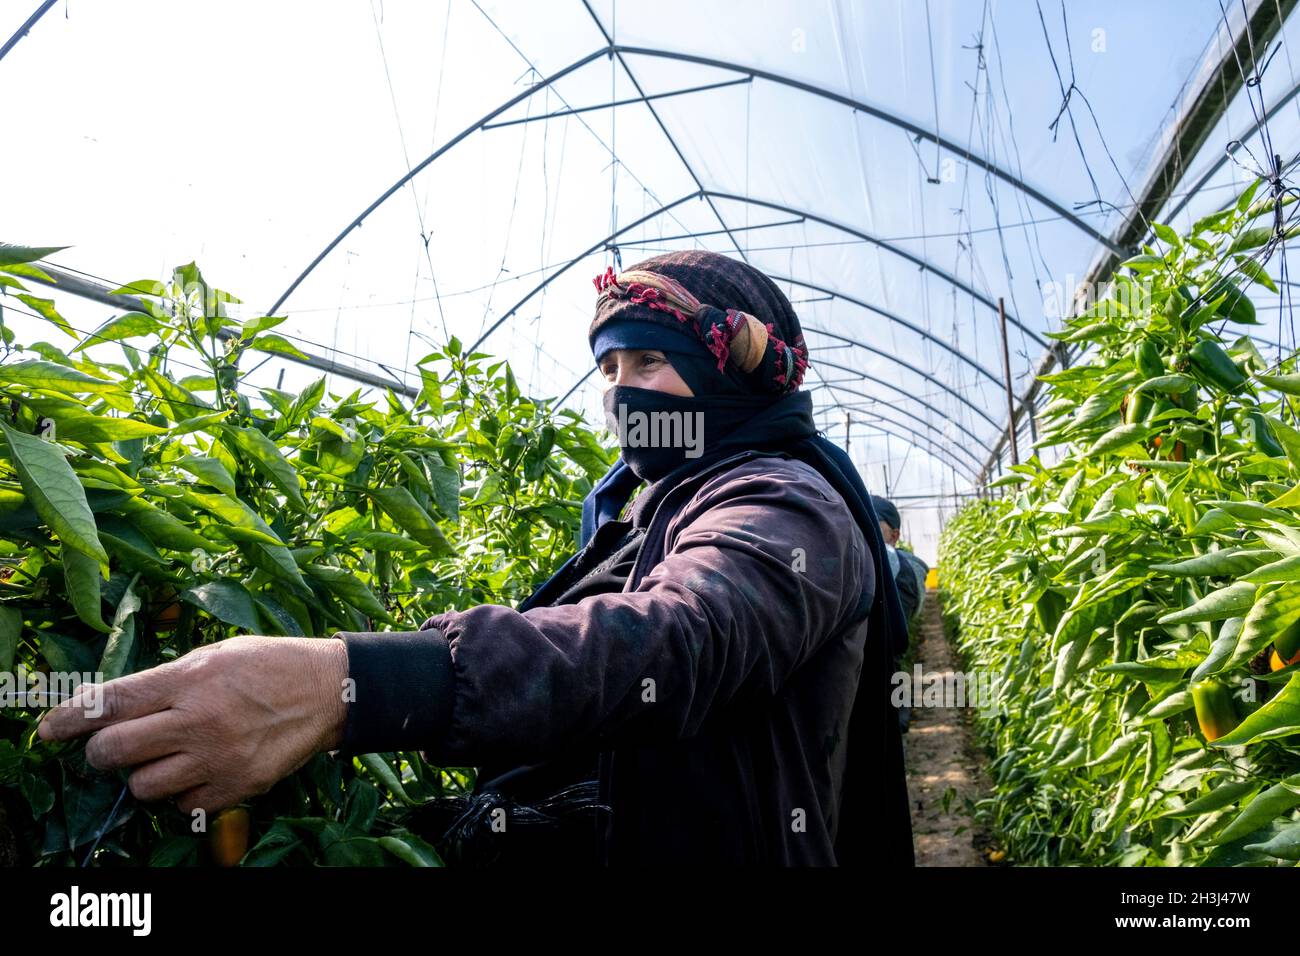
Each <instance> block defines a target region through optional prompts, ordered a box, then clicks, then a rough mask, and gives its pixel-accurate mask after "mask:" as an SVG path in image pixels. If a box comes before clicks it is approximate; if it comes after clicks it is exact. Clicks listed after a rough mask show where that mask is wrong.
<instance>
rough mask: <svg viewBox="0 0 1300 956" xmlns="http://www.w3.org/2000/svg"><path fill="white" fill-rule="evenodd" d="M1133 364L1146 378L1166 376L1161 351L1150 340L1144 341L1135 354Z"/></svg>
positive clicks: (1139, 344)
mask: <svg viewBox="0 0 1300 956" xmlns="http://www.w3.org/2000/svg"><path fill="white" fill-rule="evenodd" d="M1133 364H1135V365H1136V366H1137V370H1138V371H1139V372H1141V373H1142V375H1143V377H1144V378H1155V377H1156V376H1158V375H1164V374H1165V363H1164V361H1163V360H1162V359H1161V358H1160V349H1158V348H1156V343H1154V342H1152V341H1151V340H1150V339H1143V340H1142V341H1141V342H1139V343H1138V347H1137V348H1136V349H1135V350H1134V352H1133Z"/></svg>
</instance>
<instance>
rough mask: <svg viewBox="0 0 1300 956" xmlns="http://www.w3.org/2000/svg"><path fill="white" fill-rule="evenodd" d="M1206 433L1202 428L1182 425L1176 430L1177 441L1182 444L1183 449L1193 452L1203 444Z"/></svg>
mask: <svg viewBox="0 0 1300 956" xmlns="http://www.w3.org/2000/svg"><path fill="white" fill-rule="evenodd" d="M1206 435H1207V432H1206V431H1205V429H1204V428H1199V427H1196V426H1190V427H1189V426H1184V427H1183V428H1181V429H1179V431H1178V442H1179V443H1180V444H1181V445H1182V446H1183V448H1184V451H1186V452H1189V453H1192V454H1195V453H1196V451H1197V450H1198V449H1199V448H1200V447H1201V446H1202V445H1204V444H1205V438H1206Z"/></svg>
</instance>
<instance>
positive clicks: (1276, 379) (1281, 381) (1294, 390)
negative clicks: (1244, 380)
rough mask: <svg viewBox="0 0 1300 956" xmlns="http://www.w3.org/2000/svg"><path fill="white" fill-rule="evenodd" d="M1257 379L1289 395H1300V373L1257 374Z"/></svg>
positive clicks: (1267, 386) (1268, 386) (1264, 384)
mask: <svg viewBox="0 0 1300 956" xmlns="http://www.w3.org/2000/svg"><path fill="white" fill-rule="evenodd" d="M1255 381H1257V382H1259V383H1260V384H1261V385H1263V386H1264V387H1265V388H1271V389H1275V390H1276V391H1279V392H1284V393H1286V394H1287V395H1300V375H1264V374H1260V375H1256V376H1255Z"/></svg>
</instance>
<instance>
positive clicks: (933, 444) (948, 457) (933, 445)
mask: <svg viewBox="0 0 1300 956" xmlns="http://www.w3.org/2000/svg"><path fill="white" fill-rule="evenodd" d="M827 387H828V388H830V387H832V386H827ZM846 391H847V389H846ZM835 408H836V409H841V410H843V411H845V412H850V413H854V414H858V415H871V416H873V418H872V419H870V420H871V421H880V422H884V423H885V424H887V425H894V426H896V427H898V428H901V429H903V431H905V432H907V433H908V434H909V435H911V436H912V438H913V439H915V441H908V444H909V445H915V446H916V447H918V448H919V447H929V448H930V449H931V454H932V455H933V456H934V457H935V458H937V459H939V460H940V461H944V462H947V463H948V464H950V465H953V466H954V467H960V468H964V469H965V468H968V469H970V470H969V472H967V474H969V475H970V476H972V477H973V476H975V475H976V474H977V473H978V472H979V463H978V462H973V461H972V460H971V459H970V458H961V457H958V456H956V455H953V454H951V453H947V454H941V453H940V452H941V450H942V449H943V447H944V446H943V445H942V444H941V443H940V442H938V441H936V440H935V439H934V438H932V437H931V436H930V435H929V434H928V433H927V432H922V431H918V430H916V429H915V428H913V427H912V426H911V425H909V424H907V423H906V422H900V421H898V420H896V419H893V418H887V417H885V416H884V415H879V413H877V412H874V411H869V410H866V409H860V408H852V407H850V406H849V405H846V404H844V403H843V402H840V401H838V400H837V401H836V403H835ZM861 420H862V421H867V420H868V419H865V418H863V419H861ZM898 437H900V438H901V437H902V436H901V435H900V436H898ZM918 442H924V443H925V445H924V446H922V445H919V444H917V443H918ZM952 447H953V448H961V446H960V445H953V446H952ZM963 451H965V452H966V454H967V455H969V454H970V452H969V450H967V449H963Z"/></svg>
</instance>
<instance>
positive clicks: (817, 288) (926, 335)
mask: <svg viewBox="0 0 1300 956" xmlns="http://www.w3.org/2000/svg"><path fill="white" fill-rule="evenodd" d="M767 277H768V278H769V279H771V280H772V281H773V282H788V283H790V284H791V285H797V286H800V287H801V288H804V289H812V290H813V291H814V292H821V293H823V294H824V295H829V296H831V297H832V298H835V299H843V300H844V301H845V302H848V303H851V304H852V305H856V306H858V307H859V308H862V309H866V310H867V311H868V312H874V313H876V314H877V315H881V316H884V317H885V318H886V319H889V321H891V322H896V323H897V324H899V325H901V326H902V327H903V328H905V329H909V330H910V331H912V332H915V333H916V334H917V335H919V336H921V338H923V339H925V340H926V341H927V342H933V343H934V344H935V345H937V346H939V348H941V349H943V350H944V351H945V352H948V353H949V354H950V355H953V356H955V357H956V358H959V359H961V360H962V361H963V362H965V363H966V364H967V365H969V366H970V367H971V368H973V369H975V371H977V372H979V373H980V374H981V375H983V376H984V377H985V378H987V379H988V380H989V381H990V382H992V383H993V384H994V385H996V386H998V387H999V388H1001V387H1002V385H1003V381H1002V379H1001V378H999V377H998V376H997V375H996V374H994V373H993V372H992V371H991V370H990V369H988V368H987V367H986V366H983V365H981V364H980V363H979V362H976V361H975V360H974V359H973V358H970V357H969V356H968V355H966V354H965V353H964V352H962V351H960V350H959V349H958V348H956V347H955V346H953V345H950V344H949V343H947V342H945V341H944V340H943V339H941V338H938V337H937V336H935V335H934V334H933V333H931V332H928V331H926V330H925V329H923V328H921V327H920V326H919V325H916V324H914V323H912V322H909V321H908V320H907V319H905V318H903V317H902V316H900V315H897V314H895V313H893V312H890V311H889V310H888V309H884V308H881V307H880V306H878V305H872V304H871V303H869V302H866V301H864V300H862V299H857V298H854V297H853V296H851V295H845V294H844V293H843V292H840V291H838V290H836V289H832V288H829V287H828V286H821V285H817V284H816V283H813V282H805V281H804V280H803V279H795V278H792V277H790V276H781V275H777V274H776V273H774V272H769V273H767Z"/></svg>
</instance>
